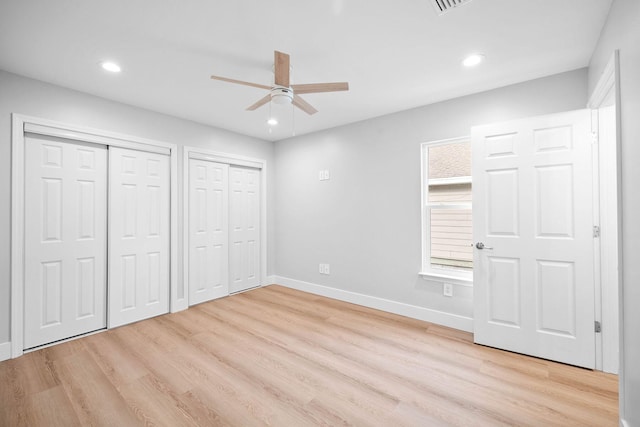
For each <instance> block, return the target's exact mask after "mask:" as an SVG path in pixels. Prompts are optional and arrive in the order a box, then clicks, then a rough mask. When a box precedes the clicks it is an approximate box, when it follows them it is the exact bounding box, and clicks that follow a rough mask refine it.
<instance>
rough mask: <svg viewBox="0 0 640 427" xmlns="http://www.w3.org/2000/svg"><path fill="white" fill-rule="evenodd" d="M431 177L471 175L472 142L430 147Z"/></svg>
mask: <svg viewBox="0 0 640 427" xmlns="http://www.w3.org/2000/svg"><path fill="white" fill-rule="evenodd" d="M428 167H429V179H442V178H455V177H460V176H471V143H470V142H458V143H452V144H445V145H434V146H432V147H429V166H428Z"/></svg>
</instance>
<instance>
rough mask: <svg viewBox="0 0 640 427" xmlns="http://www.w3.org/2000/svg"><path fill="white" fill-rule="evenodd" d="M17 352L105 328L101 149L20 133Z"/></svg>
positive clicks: (103, 153)
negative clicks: (21, 279)
mask: <svg viewBox="0 0 640 427" xmlns="http://www.w3.org/2000/svg"><path fill="white" fill-rule="evenodd" d="M25 195H26V197H25V288H24V298H25V307H24V308H25V310H24V320H25V323H24V348H25V349H28V348H32V347H37V346H39V345H44V344H47V343H50V342H54V341H58V340H61V339H65V338H69V337H72V336H75V335H80V334H83V333H87V332H91V331H94V330H97V329H102V328H105V327H106V275H107V274H106V261H107V216H106V212H107V148H106V147H104V146H98V145H93V144H83V143H77V142H70V141H65V140H63V139H59V138H54V137H47V136H41V135H35V134H27V136H26V144H25Z"/></svg>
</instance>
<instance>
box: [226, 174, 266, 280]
mask: <svg viewBox="0 0 640 427" xmlns="http://www.w3.org/2000/svg"><path fill="white" fill-rule="evenodd" d="M229 204H230V210H229V212H230V217H229V261H230V262H229V268H230V272H229V274H230V279H231V280H230V284H229V288H230V291H231V292H239V291H243V290H245V289H249V288H253V287H256V286H259V285H260V170H259V169H253V168H247V167H240V166H231V167H230V168H229Z"/></svg>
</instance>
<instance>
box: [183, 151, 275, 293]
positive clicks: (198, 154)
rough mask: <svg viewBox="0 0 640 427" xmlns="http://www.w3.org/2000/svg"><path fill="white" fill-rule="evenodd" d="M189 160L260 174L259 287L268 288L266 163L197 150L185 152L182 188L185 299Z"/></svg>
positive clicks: (254, 159)
mask: <svg viewBox="0 0 640 427" xmlns="http://www.w3.org/2000/svg"><path fill="white" fill-rule="evenodd" d="M189 159H197V160H207V161H211V162H216V163H226V164H228V165H229V166H245V167H250V168H254V169H258V170H260V281H259V282H260V284H259V286H264V285H265V284H267V162H266V160H263V159H257V158H253V157H245V156H239V155H235V154H228V153H221V152H218V151H212V150H207V149H204V148H198V147H187V146H185V147H184V148H183V160H182V161H183V163H182V184H183V192H182V194H183V195H184V200H183V204H182V208H183V213H182V218H183V224H182V226H183V229H182V230H183V233H182V235H183V238H184V241H183V245H182V246H183V248H184V250H183V251H182V255H183V261H182V265H183V266H184V268H183V269H182V273H183V284H184V295H185V298H188V296H189V268H188V266H189V250H188V249H189V240H188V239H189Z"/></svg>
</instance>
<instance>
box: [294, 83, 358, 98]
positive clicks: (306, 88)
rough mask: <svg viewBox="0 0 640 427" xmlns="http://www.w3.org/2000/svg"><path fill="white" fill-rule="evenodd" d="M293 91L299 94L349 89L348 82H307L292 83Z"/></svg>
mask: <svg viewBox="0 0 640 427" xmlns="http://www.w3.org/2000/svg"><path fill="white" fill-rule="evenodd" d="M291 89H293V93H297V94H299V95H301V94H303V93H319V92H340V91H343V90H349V83H347V82H339V83H309V84H302V85H292V86H291Z"/></svg>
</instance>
